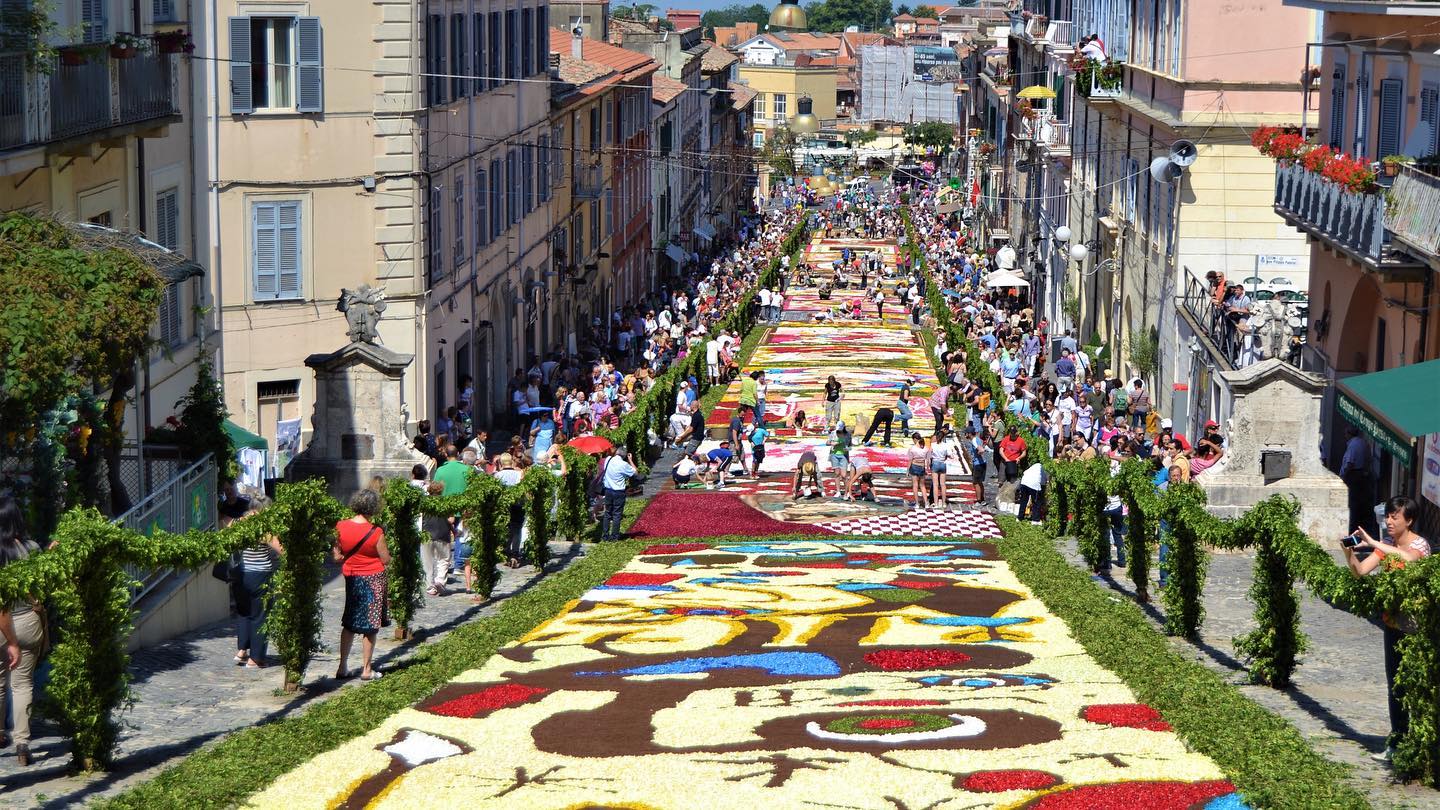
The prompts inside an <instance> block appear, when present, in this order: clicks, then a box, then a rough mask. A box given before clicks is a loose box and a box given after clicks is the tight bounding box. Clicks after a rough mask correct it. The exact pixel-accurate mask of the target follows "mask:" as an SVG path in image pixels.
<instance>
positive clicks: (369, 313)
mask: <svg viewBox="0 0 1440 810" xmlns="http://www.w3.org/2000/svg"><path fill="white" fill-rule="evenodd" d="M335 308H336V309H338V310H339V311H341V312H343V313H345V322H346V323H347V324H349V325H350V329H349V330H348V331H347V332H346V333H345V334H346V336H347V337H349V338H350V340H351V341H352V342H354V343H378V342H379V340H380V329H379V327H380V314H381V313H383V312H384V311H385V288H384V287H380V288H375V287H371V286H370V285H369V284H361V285H360V286H359V287H358V288H356V289H354V290H347V289H342V290H340V300H339V301H337V302H336V304H335Z"/></svg>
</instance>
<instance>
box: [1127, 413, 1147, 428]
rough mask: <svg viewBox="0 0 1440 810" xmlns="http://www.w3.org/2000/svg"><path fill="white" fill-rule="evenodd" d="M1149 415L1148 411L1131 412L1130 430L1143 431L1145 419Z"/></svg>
mask: <svg viewBox="0 0 1440 810" xmlns="http://www.w3.org/2000/svg"><path fill="white" fill-rule="evenodd" d="M1149 415H1150V412H1149V411H1131V412H1130V427H1132V428H1142V429H1143V428H1144V427H1145V417H1147V416H1149Z"/></svg>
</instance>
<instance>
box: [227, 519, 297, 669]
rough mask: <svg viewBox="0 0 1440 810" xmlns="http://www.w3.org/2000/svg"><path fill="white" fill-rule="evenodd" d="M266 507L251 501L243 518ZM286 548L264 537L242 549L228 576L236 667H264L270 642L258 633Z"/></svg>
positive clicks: (263, 621) (269, 535) (277, 539)
mask: <svg viewBox="0 0 1440 810" xmlns="http://www.w3.org/2000/svg"><path fill="white" fill-rule="evenodd" d="M264 507H265V503H264V501H263V499H262V498H255V499H254V500H252V501H251V502H250V508H249V509H247V510H245V517H250V516H251V515H253V514H256V513H258V512H259V511H260V510H261V509H263V508H264ZM284 553H285V549H284V548H282V547H281V545H280V539H279V538H278V537H276V536H275V535H273V534H267V535H265V536H264V537H262V538H261V539H260V541H259V542H258V543H257V544H256V545H253V546H250V547H249V548H245V549H241V551H240V554H239V563H240V564H239V565H238V566H236V567H235V569H234V573H233V574H232V575H231V579H230V583H231V586H232V587H233V589H234V594H235V615H236V619H235V625H236V627H235V649H236V652H235V666H237V667H238V666H243V667H249V668H250V669H260V668H261V667H264V666H265V653H266V647H267V646H268V644H269V640H268V639H266V638H265V634H264V633H263V632H262V631H261V630H260V626H261V625H263V624H264V623H265V600H266V598H267V594H266V593H265V591H266V588H267V587H268V586H269V584H270V577H272V576H274V574H275V569H276V568H278V567H279V562H280V555H281V554H284Z"/></svg>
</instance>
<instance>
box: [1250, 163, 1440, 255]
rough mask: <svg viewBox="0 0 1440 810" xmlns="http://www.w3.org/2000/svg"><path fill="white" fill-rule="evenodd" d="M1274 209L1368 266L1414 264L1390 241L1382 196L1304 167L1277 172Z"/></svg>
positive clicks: (1285, 167) (1301, 228) (1282, 168)
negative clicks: (1349, 188)
mask: <svg viewBox="0 0 1440 810" xmlns="http://www.w3.org/2000/svg"><path fill="white" fill-rule="evenodd" d="M1397 185H1398V181H1397ZM1402 191H1403V189H1402ZM1429 193H1430V194H1434V190H1433V188H1432V189H1431V191H1430V192H1429ZM1392 194H1393V189H1392ZM1275 213H1277V214H1279V215H1280V216H1281V217H1283V218H1284V219H1285V221H1286V222H1288V223H1290V224H1291V225H1294V226H1295V227H1296V228H1299V229H1300V230H1302V231H1304V232H1306V233H1307V234H1309V235H1310V236H1312V237H1314V238H1316V239H1319V240H1321V241H1324V242H1326V243H1327V244H1329V245H1331V246H1332V247H1334V248H1335V249H1337V250H1340V251H1342V252H1344V253H1345V254H1347V255H1349V256H1351V257H1352V258H1354V259H1356V260H1357V261H1360V262H1362V263H1364V264H1365V265H1367V266H1368V267H1370V268H1371V269H1378V268H1381V267H1382V266H1384V267H1397V268H1398V267H1407V266H1415V265H1416V264H1417V262H1416V261H1415V260H1414V259H1413V258H1411V257H1410V256H1408V255H1406V253H1405V252H1404V251H1403V250H1396V249H1395V246H1394V245H1392V243H1391V234H1390V231H1389V230H1387V225H1386V212H1385V197H1384V196H1383V195H1380V194H1360V193H1357V192H1353V191H1347V190H1345V189H1344V188H1342V187H1341V186H1340V185H1339V184H1337V183H1332V182H1330V181H1329V180H1326V179H1325V178H1323V177H1321V176H1320V175H1319V174H1316V173H1315V172H1312V171H1308V170H1306V169H1305V167H1303V166H1300V165H1291V166H1281V167H1279V168H1278V169H1277V170H1276V172H1275ZM1431 238H1433V236H1432V237H1431Z"/></svg>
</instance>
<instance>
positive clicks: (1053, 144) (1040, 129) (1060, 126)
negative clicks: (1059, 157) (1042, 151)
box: [1021, 117, 1070, 152]
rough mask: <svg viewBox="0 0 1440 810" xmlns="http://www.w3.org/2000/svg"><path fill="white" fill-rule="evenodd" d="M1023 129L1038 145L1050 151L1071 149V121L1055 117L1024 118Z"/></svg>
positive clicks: (1026, 135)
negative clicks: (1059, 119)
mask: <svg viewBox="0 0 1440 810" xmlns="http://www.w3.org/2000/svg"><path fill="white" fill-rule="evenodd" d="M1021 129H1022V132H1023V133H1024V135H1025V137H1027V138H1029V139H1031V140H1034V141H1035V145H1036V146H1042V147H1045V148H1046V149H1049V150H1050V151H1052V152H1054V151H1062V152H1068V151H1069V150H1070V123H1069V122H1068V121H1058V120H1056V119H1054V118H1049V117H1040V118H1026V119H1022V123H1021Z"/></svg>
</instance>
